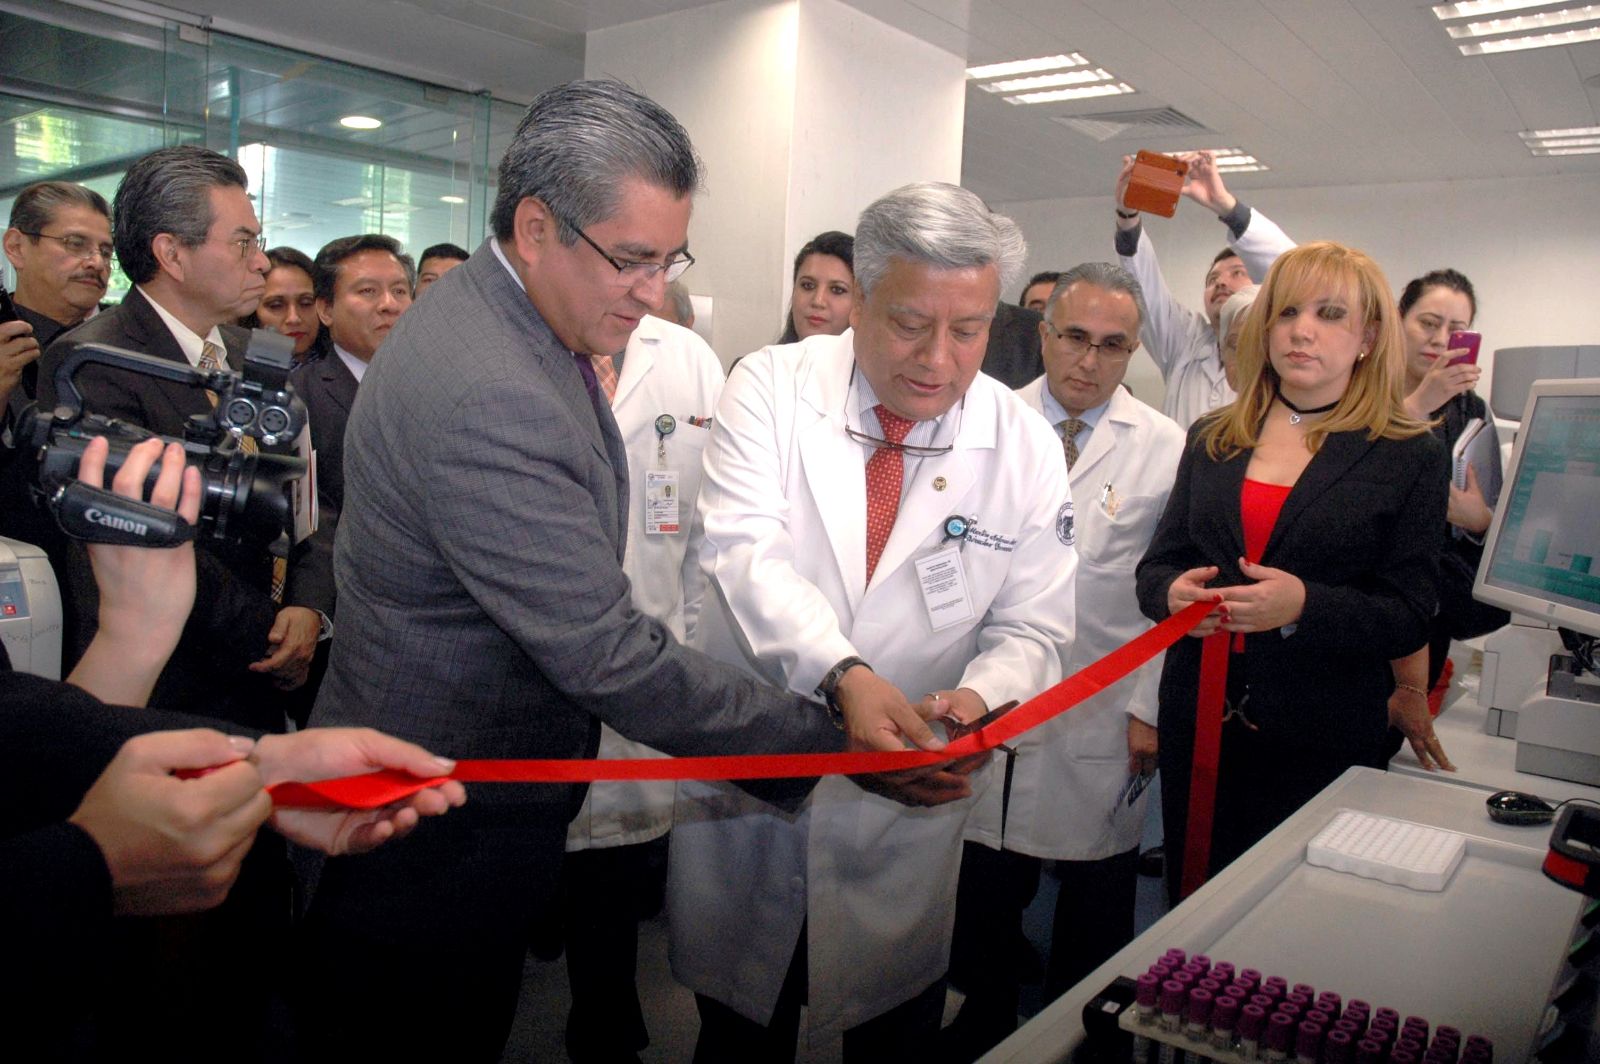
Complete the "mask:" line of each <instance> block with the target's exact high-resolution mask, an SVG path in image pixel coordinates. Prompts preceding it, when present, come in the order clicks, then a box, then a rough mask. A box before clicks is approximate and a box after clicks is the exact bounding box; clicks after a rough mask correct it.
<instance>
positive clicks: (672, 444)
mask: <svg viewBox="0 0 1600 1064" xmlns="http://www.w3.org/2000/svg"><path fill="white" fill-rule="evenodd" d="M722 383H723V375H722V364H721V363H720V362H718V361H717V356H716V355H715V354H713V353H712V350H711V348H710V347H709V346H708V345H707V344H706V342H705V341H704V340H702V339H700V337H699V336H696V335H695V334H694V333H693V332H692V331H690V330H688V329H683V328H679V327H678V326H676V325H673V324H672V323H671V322H667V321H662V320H661V319H660V318H654V317H645V318H643V319H641V320H640V322H639V327H638V328H637V329H635V330H634V331H633V336H632V338H631V339H629V341H628V348H627V351H626V353H625V354H624V355H623V358H622V367H621V371H620V372H619V373H618V376H617V394H616V398H615V399H613V400H612V404H611V413H612V415H613V416H614V417H615V418H616V419H617V428H618V429H619V430H620V431H621V433H622V442H623V443H624V444H625V445H626V446H627V448H628V542H627V545H626V546H625V548H624V551H623V556H622V570H623V572H625V573H627V574H628V580H629V582H630V583H632V585H633V605H634V608H635V609H637V610H638V611H639V612H641V613H648V614H649V615H650V616H652V617H655V618H656V619H657V620H659V621H661V622H662V623H663V624H665V625H666V626H667V628H668V629H670V630H671V631H672V634H673V635H675V636H677V637H678V639H680V640H683V639H685V638H686V636H687V632H688V630H689V629H691V628H693V626H694V615H695V614H696V613H697V612H698V610H699V606H700V599H701V595H702V594H703V593H704V589H705V577H704V576H703V575H702V574H701V572H700V564H699V561H698V558H697V556H696V555H697V551H696V550H695V549H694V547H695V546H696V545H697V544H698V543H699V540H700V523H699V515H698V512H697V511H696V509H695V500H696V498H697V497H698V496H699V494H700V475H701V466H702V463H701V456H702V452H703V451H704V450H705V445H706V441H707V440H708V439H709V438H710V436H711V430H710V428H709V427H707V426H704V425H694V424H692V423H691V422H690V420H689V418H690V417H691V416H693V417H695V418H709V417H711V416H712V413H713V412H714V411H715V410H716V407H717V398H718V397H719V396H720V395H721V394H722ZM662 414H671V415H672V417H673V419H674V420H675V421H676V423H677V424H676V427H675V428H674V429H673V431H672V432H671V433H669V434H668V435H666V436H665V437H664V438H662V439H659V440H658V439H657V437H656V418H657V417H659V416H660V415H662ZM658 444H659V446H660V447H662V448H664V449H665V451H666V458H665V460H664V461H663V459H662V458H661V457H660V455H659V454H658V453H657V451H658ZM663 467H664V468H666V469H670V470H673V471H675V472H676V473H677V474H678V491H679V503H678V513H679V516H680V517H681V518H682V521H681V527H680V530H679V531H677V532H673V533H658V534H654V535H651V534H647V533H646V532H645V497H644V496H645V473H646V472H647V471H648V470H652V469H660V468H663ZM599 756H600V757H605V758H612V757H651V756H660V755H659V754H657V753H656V752H655V751H653V750H651V749H650V747H648V746H646V745H644V744H643V743H638V742H634V741H633V740H632V739H624V738H623V737H622V736H620V735H618V734H617V733H616V732H614V731H612V730H611V728H609V727H607V726H605V725H602V726H601V729H600V754H599ZM676 793H677V787H676V785H675V784H674V783H672V781H670V780H649V781H643V780H639V781H635V780H615V781H612V782H609V783H596V784H594V785H592V786H591V787H590V788H589V794H588V796H587V797H586V798H585V799H584V801H583V808H582V809H580V810H579V811H578V815H577V817H575V818H574V819H573V821H572V825H571V827H570V828H568V830H567V849H568V850H569V851H571V850H587V849H600V848H602V847H607V846H624V845H631V844H633V843H639V842H648V841H650V840H651V839H654V838H659V837H660V836H662V835H664V834H666V833H667V830H668V829H669V828H670V827H671V826H672V804H673V800H674V796H675V795H676Z"/></svg>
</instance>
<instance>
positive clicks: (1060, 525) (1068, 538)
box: [1056, 499, 1078, 547]
mask: <svg viewBox="0 0 1600 1064" xmlns="http://www.w3.org/2000/svg"><path fill="white" fill-rule="evenodd" d="M1056 538H1057V539H1059V540H1060V541H1061V545H1062V546H1064V547H1070V546H1072V545H1073V544H1074V543H1076V542H1077V541H1078V537H1077V536H1076V535H1074V534H1073V529H1072V500H1071V499H1068V500H1067V501H1066V502H1064V503H1062V504H1061V509H1059V510H1057V511H1056Z"/></svg>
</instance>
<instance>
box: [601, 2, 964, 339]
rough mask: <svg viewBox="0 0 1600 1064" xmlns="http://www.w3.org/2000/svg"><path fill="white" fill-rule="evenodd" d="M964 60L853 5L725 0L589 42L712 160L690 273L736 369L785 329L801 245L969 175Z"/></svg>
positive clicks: (692, 240)
mask: <svg viewBox="0 0 1600 1064" xmlns="http://www.w3.org/2000/svg"><path fill="white" fill-rule="evenodd" d="M963 62H964V61H963V60H962V59H961V58H960V57H958V56H955V55H953V54H951V53H949V52H943V51H940V50H939V49H937V48H935V47H933V46H932V45H930V44H928V43H926V42H924V41H920V40H918V39H917V38H915V37H912V36H911V35H909V34H906V33H902V32H901V31H899V30H896V29H893V28H891V27H889V26H887V25H885V24H884V23H881V22H878V21H877V20H875V19H872V18H870V17H868V16H867V15H864V14H862V13H861V12H860V11H858V10H856V9H855V8H853V7H849V6H848V5H846V4H844V3H841V2H840V0H781V2H771V0H727V2H724V3H720V4H712V5H709V6H706V7H699V8H693V9H691V10H688V11H681V12H677V13H674V14H671V15H663V16H661V17H659V18H654V19H649V20H646V21H643V22H633V23H628V24H627V25H623V26H617V27H613V28H611V29H604V30H597V31H595V32H593V33H590V34H589V35H588V48H587V54H586V58H585V62H584V76H585V77H604V76H615V77H618V78H621V79H622V80H623V81H625V82H627V83H628V84H630V85H633V86H634V87H636V88H638V89H640V90H642V91H643V92H646V93H648V94H649V95H650V96H651V97H652V98H653V99H655V100H656V101H657V102H659V103H660V104H662V105H663V106H664V107H666V108H667V109H668V110H669V111H671V112H672V113H673V114H674V115H676V116H677V117H678V120H679V121H681V122H682V123H683V124H684V126H685V128H687V129H688V130H689V135H690V136H691V137H692V138H694V143H695V147H696V148H698V149H699V151H700V154H701V155H702V157H703V158H704V159H705V161H706V194H705V195H704V196H702V197H700V199H699V200H698V201H697V203H696V206H695V212H694V217H693V220H692V221H691V222H690V226H689V248H690V251H691V252H692V253H693V254H694V256H695V259H696V265H695V267H694V269H693V270H691V271H690V272H689V273H688V274H686V275H685V276H684V284H685V285H686V286H687V287H688V288H689V291H690V292H692V293H693V294H695V295H701V296H709V297H711V298H712V299H713V300H714V301H715V306H716V313H715V315H714V318H713V323H712V341H711V346H712V347H713V348H714V349H715V350H716V352H717V354H718V356H719V357H721V359H722V361H723V363H724V364H728V363H731V362H732V361H733V360H734V359H736V358H739V357H740V356H742V355H745V354H748V353H749V352H751V351H754V350H755V349H756V348H758V347H761V346H762V345H764V344H769V343H771V342H772V341H774V340H776V339H777V338H778V335H779V333H781V332H782V331H783V316H784V311H785V308H786V307H787V305H788V298H789V279H790V273H791V271H792V269H793V263H794V256H795V253H796V252H797V251H799V249H800V247H801V246H802V245H803V244H804V243H805V242H806V241H807V240H810V239H811V238H812V237H813V236H815V235H816V234H817V233H819V232H822V231H823V230H826V229H843V230H845V231H846V232H850V231H853V230H854V229H855V222H856V217H857V215H859V214H860V213H861V209H862V208H863V207H865V206H866V205H867V204H868V203H870V202H871V201H872V200H874V199H876V198H877V197H878V196H880V195H882V194H883V193H885V192H887V191H889V190H890V189H892V188H896V187H898V186H900V185H903V184H905V183H906V182H908V181H959V180H960V175H961V135H962V120H963V116H964V111H965V101H966V87H965V71H964V68H963Z"/></svg>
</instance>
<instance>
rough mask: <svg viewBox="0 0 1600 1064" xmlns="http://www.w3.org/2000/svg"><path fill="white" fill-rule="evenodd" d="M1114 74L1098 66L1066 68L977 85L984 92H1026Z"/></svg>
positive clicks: (1089, 80) (1100, 79)
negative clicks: (1056, 71) (1084, 68)
mask: <svg viewBox="0 0 1600 1064" xmlns="http://www.w3.org/2000/svg"><path fill="white" fill-rule="evenodd" d="M1114 80H1116V78H1115V76H1114V75H1113V74H1112V73H1111V72H1110V71H1108V70H1102V69H1100V68H1099V67H1096V68H1094V69H1093V70H1067V71H1063V72H1061V73H1059V74H1040V75H1039V76H1038V77H1032V78H1005V79H1004V80H1001V81H986V82H984V83H982V84H981V85H979V86H978V88H980V89H982V90H983V91H984V92H1027V91H1029V90H1038V89H1054V88H1060V87H1061V86H1064V85H1088V84H1092V83H1094V82H1097V81H1114Z"/></svg>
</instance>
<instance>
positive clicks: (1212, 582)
mask: <svg viewBox="0 0 1600 1064" xmlns="http://www.w3.org/2000/svg"><path fill="white" fill-rule="evenodd" d="M1389 291H1390V289H1389V285H1388V282H1387V281H1386V280H1385V279H1384V276H1383V274H1382V272H1381V271H1380V270H1379V269H1378V267H1377V265H1376V264H1374V263H1373V262H1372V260H1371V259H1369V258H1368V257H1367V256H1366V255H1364V254H1362V253H1361V252H1359V251H1355V250H1353V249H1350V248H1346V247H1343V246H1340V245H1338V244H1332V243H1316V244H1307V245H1303V246H1301V247H1299V248H1296V249H1295V250H1293V251H1290V252H1287V253H1286V254H1284V255H1283V256H1281V257H1280V258H1279V259H1278V260H1277V262H1276V263H1275V264H1274V265H1273V268H1272V271H1271V273H1270V274H1269V275H1268V277H1267V280H1266V284H1265V285H1264V286H1263V287H1262V290H1261V294H1260V296H1259V297H1258V298H1257V299H1256V302H1255V306H1254V307H1253V308H1252V309H1251V310H1250V312H1249V318H1248V319H1247V321H1246V323H1245V326H1244V331H1243V334H1242V336H1241V338H1240V343H1239V362H1238V379H1239V381H1240V395H1239V398H1238V400H1237V401H1235V402H1234V403H1233V404H1231V405H1230V406H1228V407H1225V408H1223V409H1222V410H1219V411H1217V412H1216V413H1215V414H1212V415H1210V416H1208V417H1206V418H1203V419H1202V420H1201V421H1199V422H1197V423H1196V424H1195V426H1194V427H1193V428H1192V429H1191V430H1190V433H1189V443H1188V446H1187V448H1186V450H1185V453H1184V457H1183V460H1182V462H1181V464H1180V465H1179V467H1178V476H1177V481H1176V483H1175V485H1174V487H1173V491H1172V495H1171V497H1170V499H1169V500H1168V503H1167V508H1166V510H1165V512H1164V513H1163V514H1162V517H1161V522H1160V524H1159V525H1158V527H1157V529H1156V534H1155V538H1154V540H1153V541H1152V542H1151V544H1150V549H1149V551H1148V552H1147V553H1146V554H1145V556H1144V559H1143V561H1141V562H1140V564H1139V568H1138V593H1139V602H1140V606H1141V608H1142V609H1143V611H1144V613H1145V615H1146V616H1148V617H1150V618H1151V619H1152V620H1162V619H1165V618H1166V617H1167V616H1169V615H1170V614H1172V613H1175V612H1177V611H1178V610H1180V609H1182V608H1184V607H1185V606H1187V605H1188V604H1189V603H1191V602H1194V601H1218V602H1220V603H1221V607H1222V608H1221V609H1220V610H1219V611H1218V612H1217V613H1216V614H1214V615H1213V616H1212V618H1209V619H1208V620H1207V621H1206V622H1205V623H1203V624H1202V626H1201V628H1200V629H1198V630H1197V631H1196V633H1195V634H1196V635H1197V636H1205V635H1209V634H1211V633H1212V632H1215V631H1219V630H1220V631H1224V632H1228V633H1234V634H1233V635H1231V636H1230V637H1229V639H1230V644H1231V651H1232V652H1231V653H1230V654H1229V671H1228V706H1229V711H1228V719H1227V720H1226V722H1225V723H1224V724H1223V728H1222V732H1223V735H1222V753H1221V761H1220V767H1219V772H1218V786H1217V801H1216V810H1215V816H1214V825H1213V834H1212V846H1211V860H1210V865H1211V870H1212V871H1216V870H1218V869H1220V868H1222V867H1223V866H1224V865H1226V864H1227V863H1228V862H1229V861H1231V860H1233V859H1234V858H1235V857H1237V856H1239V854H1241V853H1243V852H1244V850H1246V849H1247V848H1249V847H1250V846H1251V845H1253V844H1254V843H1255V842H1256V841H1258V840H1259V839H1260V838H1261V837H1262V836H1263V835H1265V834H1266V833H1267V832H1268V831H1270V830H1271V829H1272V828H1273V827H1275V826H1276V825H1277V824H1278V823H1280V822H1281V821H1282V820H1283V819H1284V818H1285V817H1287V816H1288V815H1289V814H1290V813H1292V812H1293V811H1294V810H1295V809H1297V808H1298V807H1299V806H1300V805H1302V804H1303V803H1304V802H1305V801H1306V800H1308V799H1309V798H1311V797H1312V796H1313V795H1315V794H1316V793H1317V792H1318V791H1320V790H1321V789H1322V788H1323V787H1325V786H1326V785H1327V784H1328V783H1330V782H1332V781H1333V779H1334V778H1336V777H1337V776H1338V775H1339V774H1340V773H1341V772H1343V771H1344V770H1345V769H1347V768H1349V767H1350V766H1352V765H1370V766H1373V767H1382V766H1383V765H1384V764H1385V762H1386V760H1387V759H1386V757H1385V753H1384V738H1385V733H1386V730H1387V727H1388V724H1389V723H1390V721H1389V719H1388V718H1389V714H1388V709H1387V702H1388V700H1389V695H1390V693H1391V692H1392V691H1393V689H1394V678H1393V675H1392V673H1391V671H1390V667H1389V662H1390V660H1391V659H1393V658H1396V657H1400V656H1402V655H1404V654H1406V653H1409V652H1410V651H1413V650H1415V649H1416V648H1417V647H1418V646H1419V645H1421V643H1422V641H1423V640H1424V639H1425V638H1426V635H1427V631H1428V623H1429V620H1430V618H1431V617H1432V616H1433V613H1434V610H1435V607H1436V591H1435V587H1436V571H1437V554H1438V549H1439V536H1438V529H1439V526H1440V523H1441V522H1442V521H1443V520H1444V516H1445V506H1446V499H1447V490H1446V485H1447V484H1448V476H1447V475H1446V468H1445V467H1446V461H1447V459H1446V456H1445V453H1444V450H1443V448H1442V447H1441V446H1440V445H1439V443H1438V441H1437V440H1436V439H1435V438H1434V437H1433V436H1432V435H1431V434H1430V433H1429V432H1428V426H1427V424H1426V423H1425V422H1422V421H1418V420H1416V419H1414V418H1412V417H1410V416H1408V415H1407V414H1406V413H1405V412H1404V410H1403V409H1402V407H1401V388H1402V383H1403V381H1404V362H1403V360H1404V347H1403V344H1402V340H1401V337H1400V332H1399V316H1398V314H1397V313H1396V311H1395V305H1394V301H1393V298H1392V297H1391V296H1390V295H1389ZM1247 482H1253V483H1247ZM1280 501H1281V509H1280V510H1278V512H1277V514H1276V518H1275V520H1274V519H1273V516H1272V513H1271V511H1272V504H1274V503H1278V502H1280ZM1251 511H1254V519H1253V520H1252V514H1251ZM1252 524H1253V525H1254V527H1255V529H1256V532H1255V536H1254V537H1251V536H1247V528H1248V527H1250V526H1251V525H1252ZM1267 528H1270V535H1267V534H1266V529H1267ZM1263 539H1264V541H1265V546H1264V549H1263V547H1262V544H1261V542H1259V541H1260V540H1263ZM1247 544H1248V545H1249V546H1250V547H1253V548H1254V552H1252V551H1250V550H1247ZM1252 553H1253V554H1255V555H1256V556H1250V555H1252ZM1200 647H1201V640H1200V639H1199V638H1194V639H1185V640H1183V641H1182V642H1180V643H1179V644H1178V645H1176V646H1174V647H1173V648H1172V649H1171V650H1170V651H1168V653H1167V659H1166V665H1165V668H1164V669H1163V671H1162V676H1161V715H1160V739H1161V747H1160V762H1161V777H1162V815H1163V817H1164V818H1165V821H1166V830H1167V844H1166V855H1167V875H1168V889H1169V893H1170V894H1172V895H1173V896H1174V900H1176V893H1177V891H1176V885H1177V884H1178V883H1180V882H1181V875H1182V868H1181V865H1182V860H1183V853H1184V835H1185V829H1186V821H1187V812H1188V790H1189V776H1190V766H1191V760H1192V754H1193V748H1194V739H1195V704H1196V698H1197V696H1198V675H1199V663H1200ZM1395 723H1396V725H1397V726H1399V727H1400V728H1401V730H1402V731H1403V732H1405V733H1406V735H1407V736H1408V737H1409V738H1411V739H1413V741H1415V742H1418V743H1421V744H1423V745H1424V746H1427V745H1428V744H1430V743H1431V744H1432V745H1433V746H1434V747H1436V746H1437V740H1436V739H1434V738H1433V735H1432V723H1431V721H1430V720H1429V719H1428V718H1427V716H1426V714H1424V715H1423V716H1422V717H1421V719H1404V720H1397V721H1395Z"/></svg>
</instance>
